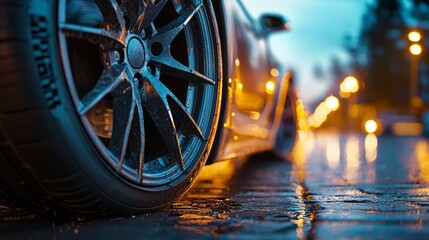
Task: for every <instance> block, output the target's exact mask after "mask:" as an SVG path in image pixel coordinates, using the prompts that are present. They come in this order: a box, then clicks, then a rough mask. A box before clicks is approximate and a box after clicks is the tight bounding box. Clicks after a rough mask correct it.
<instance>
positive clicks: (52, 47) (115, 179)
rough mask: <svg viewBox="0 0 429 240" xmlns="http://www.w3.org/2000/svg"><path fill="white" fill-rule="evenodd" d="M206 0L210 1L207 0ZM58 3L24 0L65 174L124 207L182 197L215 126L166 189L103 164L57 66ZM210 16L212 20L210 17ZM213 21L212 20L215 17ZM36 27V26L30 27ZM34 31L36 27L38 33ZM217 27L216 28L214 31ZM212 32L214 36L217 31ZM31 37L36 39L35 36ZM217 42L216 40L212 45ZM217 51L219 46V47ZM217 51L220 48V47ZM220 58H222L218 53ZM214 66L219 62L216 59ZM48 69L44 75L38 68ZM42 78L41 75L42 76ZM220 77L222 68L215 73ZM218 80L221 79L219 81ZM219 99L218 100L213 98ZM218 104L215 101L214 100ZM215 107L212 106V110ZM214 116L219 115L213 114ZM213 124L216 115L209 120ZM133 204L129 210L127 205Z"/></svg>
mask: <svg viewBox="0 0 429 240" xmlns="http://www.w3.org/2000/svg"><path fill="white" fill-rule="evenodd" d="M207 3H210V1H207ZM57 12H58V2H57V1H52V0H47V1H39V0H30V1H29V16H30V39H29V41H31V42H32V44H33V49H39V48H43V49H44V48H47V49H49V51H47V52H46V54H45V55H44V56H40V54H39V55H38V51H36V50H34V51H33V52H32V53H31V55H32V56H31V57H30V59H32V61H34V65H35V66H37V67H36V75H37V77H36V78H35V79H34V80H35V81H39V82H40V81H43V79H45V78H47V77H49V78H51V89H50V90H49V92H48V93H47V92H46V90H43V91H44V95H45V96H47V95H49V94H54V95H55V101H54V102H52V101H49V99H46V100H47V106H46V107H47V108H49V110H50V113H51V116H52V118H51V119H52V124H51V125H52V127H53V128H55V130H56V133H57V134H58V135H59V136H60V138H61V140H62V141H63V144H64V145H65V146H66V147H67V150H68V152H67V153H64V154H68V155H69V156H70V159H72V161H73V162H64V164H65V165H66V166H67V165H68V166H70V168H67V169H68V170H69V171H70V172H69V173H68V174H75V173H76V171H78V172H80V173H82V175H83V178H84V179H81V181H82V183H84V184H85V185H86V187H89V188H90V189H92V190H93V191H94V192H95V193H96V194H98V195H99V196H101V198H102V199H104V202H106V201H107V202H109V203H110V204H109V205H112V206H123V207H124V209H128V210H130V212H133V210H135V211H151V210H158V209H161V208H164V207H166V206H168V205H169V204H171V203H172V202H173V201H175V200H176V199H177V198H179V197H181V196H182V195H183V194H184V193H185V192H186V191H187V189H189V188H190V186H191V185H192V183H193V182H194V181H195V179H196V175H197V174H198V172H199V171H200V169H201V168H202V167H203V166H204V164H205V161H206V160H207V157H208V155H209V151H210V147H211V145H212V143H213V139H214V134H215V132H216V131H215V130H213V131H212V132H211V134H210V137H209V138H208V139H209V140H208V144H207V147H206V148H205V150H204V151H203V153H202V157H201V159H200V161H199V162H198V163H197V164H196V165H195V167H194V168H193V169H191V170H190V172H189V173H184V174H182V175H181V176H180V177H179V178H178V179H177V180H176V182H173V183H170V184H169V185H168V186H166V189H165V190H160V191H148V190H143V189H141V188H139V187H138V186H137V185H133V184H132V183H129V182H127V181H125V180H123V179H122V178H121V177H120V176H119V175H118V174H117V173H116V172H114V171H113V169H112V168H111V167H110V166H108V165H107V163H106V161H105V160H104V159H103V157H102V156H101V154H99V153H98V151H97V149H96V147H95V146H94V145H93V143H92V142H91V140H90V138H89V136H88V135H87V133H86V131H85V130H84V128H83V126H82V122H81V120H80V118H79V116H78V114H77V110H76V109H75V107H74V104H73V102H72V98H71V96H70V93H69V91H68V87H67V84H66V80H65V76H64V72H63V70H62V66H63V65H62V64H63V63H62V62H61V58H60V47H61V46H60V45H59V41H58V37H57V36H58V27H57V26H58V23H57V19H58V17H57ZM207 12H208V14H209V15H212V14H213V9H212V8H211V9H210V10H207ZM209 17H211V20H212V21H214V19H215V17H214V16H209ZM214 25H215V22H214ZM35 29H36V30H35ZM37 31H39V32H37ZM216 31H217V30H215V32H216ZM44 34H47V35H48V37H47V38H44V39H43V41H42V40H40V41H38V40H37V38H38V36H42V35H44ZM216 35H217V37H218V36H219V35H218V33H216ZM35 39H36V40H35ZM217 45H218V44H217ZM219 51H220V49H219ZM219 55H220V52H219ZM218 61H221V58H220V57H219V58H218ZM218 66H219V67H220V66H221V63H220V62H219V64H218ZM43 69H50V71H51V72H50V73H49V76H48V75H47V74H46V73H45V72H42V71H46V70H43ZM42 78H43V79H42ZM219 78H221V73H219ZM220 82H221V81H220ZM220 89H221V84H219V90H218V91H219V96H220V94H221V92H220V91H221V90H220ZM218 102H219V101H218ZM217 105H219V103H218V104H217ZM219 108H220V106H217V108H216V109H217V110H216V111H217V112H218V110H219ZM215 116H216V118H217V116H218V114H215ZM214 125H215V126H216V125H217V119H216V120H215V121H214ZM46 161H61V159H46ZM132 209H133V210H132Z"/></svg>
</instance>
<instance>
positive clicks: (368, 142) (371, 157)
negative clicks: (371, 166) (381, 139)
mask: <svg viewBox="0 0 429 240" xmlns="http://www.w3.org/2000/svg"><path fill="white" fill-rule="evenodd" d="M377 148H378V139H377V136H376V135H375V134H367V135H366V137H365V158H366V161H367V162H368V163H371V162H374V161H375V160H376V159H377Z"/></svg>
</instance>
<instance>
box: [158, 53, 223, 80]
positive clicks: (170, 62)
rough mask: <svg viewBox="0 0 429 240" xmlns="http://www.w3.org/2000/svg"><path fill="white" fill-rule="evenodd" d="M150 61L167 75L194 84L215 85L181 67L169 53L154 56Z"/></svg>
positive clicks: (198, 74) (200, 75)
mask: <svg viewBox="0 0 429 240" xmlns="http://www.w3.org/2000/svg"><path fill="white" fill-rule="evenodd" d="M151 60H152V61H153V63H155V64H156V65H157V66H158V67H159V68H160V69H161V71H163V72H164V73H165V74H167V75H172V76H176V77H179V78H181V79H186V80H188V81H190V82H193V83H195V84H211V85H214V84H215V81H214V80H213V79H211V78H209V77H206V76H204V75H203V74H201V73H199V72H197V71H195V70H193V69H191V68H190V67H187V66H185V65H183V64H182V63H180V62H179V61H177V60H176V59H174V58H173V57H172V56H171V55H170V54H169V53H164V54H162V55H160V56H154V57H152V59H151Z"/></svg>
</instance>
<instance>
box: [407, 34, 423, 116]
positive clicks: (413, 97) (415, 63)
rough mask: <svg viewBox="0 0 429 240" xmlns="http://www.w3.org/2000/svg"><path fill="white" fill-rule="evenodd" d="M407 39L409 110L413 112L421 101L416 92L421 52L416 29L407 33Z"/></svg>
mask: <svg viewBox="0 0 429 240" xmlns="http://www.w3.org/2000/svg"><path fill="white" fill-rule="evenodd" d="M408 40H409V41H410V42H411V45H410V47H409V50H410V53H411V55H412V56H411V59H410V112H414V111H415V110H416V107H418V106H419V103H420V102H421V101H419V100H420V97H419V93H418V85H419V55H420V54H421V53H422V51H423V48H422V46H421V45H420V44H419V42H420V41H421V40H422V36H421V34H420V33H419V32H417V31H411V32H409V33H408Z"/></svg>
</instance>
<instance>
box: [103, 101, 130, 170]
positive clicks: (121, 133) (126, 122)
mask: <svg viewBox="0 0 429 240" xmlns="http://www.w3.org/2000/svg"><path fill="white" fill-rule="evenodd" d="M133 95H134V94H130V93H127V94H126V95H125V96H121V97H116V98H114V100H113V113H114V114H113V133H112V137H111V140H110V143H109V147H108V148H109V150H110V151H111V152H112V153H113V154H114V155H115V156H117V157H118V163H117V169H116V170H117V171H118V172H119V171H121V169H122V165H123V163H124V158H125V154H126V150H127V146H128V140H129V136H130V130H131V125H132V122H133V118H134V109H135V105H136V101H135V97H134V96H133Z"/></svg>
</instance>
